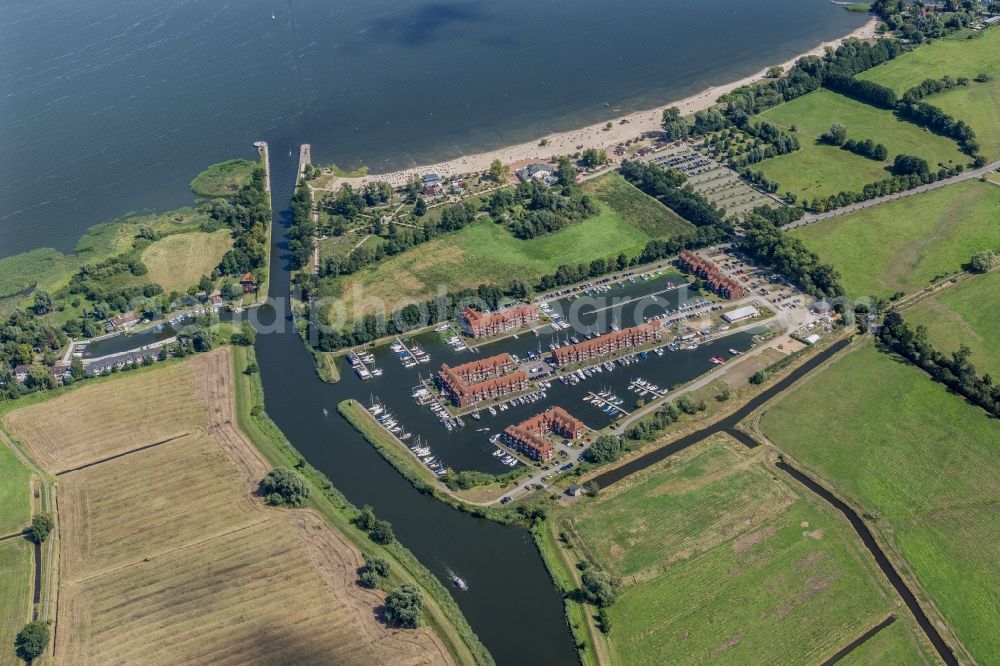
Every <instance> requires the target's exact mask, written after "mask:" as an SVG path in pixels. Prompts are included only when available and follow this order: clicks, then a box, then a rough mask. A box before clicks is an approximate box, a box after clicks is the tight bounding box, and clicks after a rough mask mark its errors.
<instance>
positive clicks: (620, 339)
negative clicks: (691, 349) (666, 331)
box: [554, 319, 663, 363]
mask: <svg viewBox="0 0 1000 666" xmlns="http://www.w3.org/2000/svg"><path fill="white" fill-rule="evenodd" d="M662 325H663V324H662V322H660V320H659V319H654V320H652V321H647V322H646V323H644V324H639V325H638V326H632V327H631V328H623V329H622V330H620V331H612V332H611V333H607V334H605V335H602V336H599V337H596V338H594V339H593V340H584V341H583V342H579V343H577V344H575V345H568V346H566V347H560V348H559V349H556V350H555V352H554V355H555V359H556V362H557V363H566V362H572V361H573V360H574V359H576V358H580V357H584V358H589V357H591V356H596V355H598V354H603V353H607V352H605V351H601V350H602V349H607V348H608V347H610V348H612V349H615V348H617V349H621V348H624V347H634V346H636V345H640V344H642V343H643V342H645V341H647V340H648V339H649V338H650V337H651V336H656V335H658V334H659V330H660V328H661V327H662Z"/></svg>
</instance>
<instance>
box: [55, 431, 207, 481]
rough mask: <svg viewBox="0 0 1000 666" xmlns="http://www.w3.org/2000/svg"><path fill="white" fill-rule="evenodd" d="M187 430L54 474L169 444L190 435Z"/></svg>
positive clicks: (74, 470) (56, 474)
mask: <svg viewBox="0 0 1000 666" xmlns="http://www.w3.org/2000/svg"><path fill="white" fill-rule="evenodd" d="M190 434H191V433H189V432H182V433H181V434H179V435H172V436H170V437H167V438H166V439H161V440H159V441H157V442H153V443H152V444H144V445H143V446H139V447H136V448H134V449H129V450H128V451H122V452H121V453H116V454H115V455H113V456H106V457H104V458H98V459H97V460H92V461H91V462H88V463H84V464H82V465H77V466H76V467H70V468H69V469H63V470H60V471H58V472H55V473H54V474H55V476H62V475H63V474H69V473H70V472H79V471H80V470H84V469H87V468H88V467H94V466H95V465H100V464H101V463H106V462H111V461H112V460H117V459H118V458H124V457H125V456H129V455H132V454H133V453H141V452H142V451H147V450H149V449H153V448H156V447H157V446H160V445H162V444H169V443H170V442H175V441H177V440H179V439H183V438H185V437H187V436H188V435H190Z"/></svg>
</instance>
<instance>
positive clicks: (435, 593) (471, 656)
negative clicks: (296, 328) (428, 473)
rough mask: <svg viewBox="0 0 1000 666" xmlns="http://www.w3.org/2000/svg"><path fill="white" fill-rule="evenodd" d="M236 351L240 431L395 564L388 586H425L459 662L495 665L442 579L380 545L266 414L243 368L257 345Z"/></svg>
mask: <svg viewBox="0 0 1000 666" xmlns="http://www.w3.org/2000/svg"><path fill="white" fill-rule="evenodd" d="M233 353H234V356H233V366H234V370H235V373H236V375H235V377H236V379H235V388H236V416H237V419H238V423H239V426H240V429H241V430H242V431H243V432H244V433H245V434H246V435H247V437H248V438H249V439H250V441H251V442H253V444H254V446H255V447H256V449H257V450H258V451H259V452H260V453H261V454H262V455H263V456H264V457H265V458H266V459H267V460H268V461H269V462H270V464H272V465H274V466H287V467H293V468H295V469H296V470H297V471H298V472H299V473H300V474H301V475H302V476H303V478H304V479H305V480H306V482H307V483H308V484H309V486H310V488H311V492H310V495H309V507H310V508H312V509H314V510H315V511H317V512H318V513H319V514H320V515H321V516H322V517H323V518H324V519H326V520H327V521H328V522H329V523H330V524H331V525H333V526H334V527H335V528H336V529H337V530H338V531H339V532H340V533H341V534H343V535H344V537H346V538H347V539H348V540H349V541H350V542H351V543H352V544H353V545H354V547H355V548H357V549H358V550H360V551H361V552H362V553H363V554H365V555H368V556H369V557H373V556H376V557H381V558H383V559H384V560H386V561H388V562H389V563H390V565H391V575H390V577H389V579H387V580H386V581H385V584H384V585H383V586H382V587H383V589H384V588H394V587H395V586H398V585H401V584H403V583H410V584H415V585H417V586H418V588H419V589H421V590H423V592H424V594H423V602H424V603H423V611H424V612H423V619H424V621H425V622H427V624H428V625H429V626H430V627H431V628H432V629H433V630H434V631H435V633H436V634H437V635H438V636H439V637H440V638H441V639H442V640H443V641H444V642H445V644H446V645H447V646H448V649H449V651H450V652H451V653H452V655H454V658H455V660H456V661H458V662H459V663H475V664H483V665H487V666H488V665H489V664H492V663H493V659H492V657H491V656H490V654H489V653H488V652H487V651H486V648H485V647H483V645H482V643H480V641H479V638H478V637H477V636H476V634H475V633H474V632H473V631H472V628H471V627H470V626H469V624H468V622H467V621H466V619H465V616H463V615H462V612H461V610H460V609H459V608H458V605H457V604H456V603H455V601H454V599H453V598H452V596H451V595H450V594H449V592H448V591H447V590H446V589H445V588H444V586H443V585H442V584H441V582H440V581H439V580H438V579H437V578H436V577H434V575H433V574H431V572H430V571H428V570H427V569H426V567H424V565H422V564H421V563H420V562H419V561H418V560H417V559H416V557H414V556H413V554H412V553H411V552H410V551H409V550H407V549H406V548H405V547H404V546H403V545H402V544H400V543H399V542H398V541H395V540H393V541H392V542H391V543H388V544H378V543H376V542H374V541H373V540H372V539H371V538H370V537H369V536H368V534H367V533H366V532H364V531H363V530H361V529H360V528H358V527H357V526H356V525H355V521H356V519H357V517H358V516H359V515H361V511H360V510H359V509H357V508H356V507H354V506H353V505H352V504H351V503H350V502H348V500H347V498H345V497H344V496H343V495H342V494H341V493H340V492H339V491H338V490H337V489H336V488H335V487H334V486H333V484H332V483H331V482H330V480H329V479H327V478H326V476H325V475H324V474H323V473H322V472H320V471H319V470H317V469H316V468H315V467H313V466H312V465H310V464H309V463H307V462H306V461H305V460H304V459H303V458H302V456H301V454H299V452H298V451H297V450H296V449H295V447H294V446H292V444H291V443H290V442H289V441H288V440H287V438H285V436H284V434H283V433H282V432H281V431H280V430H279V429H278V426H277V425H276V424H275V423H274V422H273V421H271V419H270V418H269V417H268V416H267V413H266V412H265V410H264V390H263V386H262V385H261V381H260V375H259V374H258V373H246V372H244V370H245V369H246V368H247V367H248V366H249V365H250V364H252V363H255V357H254V351H253V348H252V347H238V348H234V349H233Z"/></svg>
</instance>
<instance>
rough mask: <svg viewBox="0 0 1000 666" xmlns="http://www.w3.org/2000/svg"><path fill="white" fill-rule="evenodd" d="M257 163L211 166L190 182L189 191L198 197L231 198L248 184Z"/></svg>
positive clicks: (229, 162) (228, 163)
mask: <svg viewBox="0 0 1000 666" xmlns="http://www.w3.org/2000/svg"><path fill="white" fill-rule="evenodd" d="M257 164H258V163H257V162H254V161H251V160H229V161H226V162H219V163H218V164H213V165H212V166H210V167H208V168H207V169H205V170H204V171H202V172H201V173H199V174H198V175H197V176H196V177H195V179H194V180H192V181H191V184H190V185H189V187H190V188H191V191H192V192H194V193H195V194H197V195H198V196H200V197H210V198H215V197H231V196H233V195H234V194H236V192H237V191H239V189H240V187H242V186H243V185H246V184H247V183H249V182H250V176H252V175H253V170H254V169H256V168H257Z"/></svg>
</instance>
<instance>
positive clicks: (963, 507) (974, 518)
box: [760, 345, 1000, 663]
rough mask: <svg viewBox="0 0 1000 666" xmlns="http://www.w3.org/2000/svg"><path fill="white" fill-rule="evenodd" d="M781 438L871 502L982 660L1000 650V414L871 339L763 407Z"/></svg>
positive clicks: (882, 528) (766, 424)
mask: <svg viewBox="0 0 1000 666" xmlns="http://www.w3.org/2000/svg"><path fill="white" fill-rule="evenodd" d="M760 425H761V429H762V430H763V432H764V433H765V434H766V435H767V436H768V438H770V440H771V441H772V442H774V443H775V444H776V445H777V446H778V447H779V448H781V449H783V450H785V451H787V452H788V453H789V454H791V455H792V456H794V457H795V458H796V459H798V460H800V461H802V462H803V463H805V464H806V465H808V466H809V467H810V468H812V469H813V470H815V471H817V472H818V473H819V474H821V475H822V476H823V477H824V478H826V479H827V480H828V481H829V482H830V483H832V484H833V485H834V486H835V487H836V488H838V489H839V491H840V492H842V493H844V494H846V495H847V496H848V497H850V498H852V499H853V500H854V501H855V502H856V503H857V504H858V505H860V506H861V507H863V509H864V510H865V511H867V512H870V513H874V514H876V515H878V516H879V520H878V521H877V522H875V523H873V526H874V529H876V530H878V531H879V532H881V533H882V535H883V537H884V538H885V539H886V540H887V541H889V542H890V543H892V544H894V545H895V546H896V547H897V548H898V550H899V552H900V553H901V554H902V556H903V558H905V559H906V561H907V562H908V563H909V565H910V567H911V568H912V570H913V572H914V573H915V575H916V578H917V581H918V582H919V584H920V586H921V587H922V588H923V589H924V591H926V593H927V594H928V595H929V596H930V597H931V599H933V601H934V603H935V604H936V606H937V607H938V608H939V609H940V610H941V612H942V614H943V615H944V617H945V618H946V620H947V621H948V623H949V624H950V625H951V627H953V628H954V630H955V632H956V633H957V635H958V637H959V638H960V639H961V640H962V641H963V643H964V644H965V646H966V647H967V648H968V649H969V651H970V652H971V653H972V655H973V657H975V659H976V660H977V661H979V662H980V663H997V661H998V660H1000V633H998V632H997V631H996V627H997V626H1000V604H998V603H997V600H998V599H1000V571H998V570H997V568H996V562H997V560H998V559H1000V512H998V511H997V509H998V505H1000V447H998V446H997V443H998V442H1000V422H998V421H997V420H995V419H990V418H989V417H988V416H987V415H986V414H985V413H984V412H983V411H982V410H980V409H978V408H976V407H973V406H971V405H969V404H968V403H966V402H965V401H964V400H962V399H961V398H960V397H958V396H955V395H952V394H949V393H948V392H947V391H946V390H945V389H944V388H943V387H942V386H941V385H940V384H937V383H934V382H933V381H931V380H930V379H929V378H928V377H927V376H926V375H925V374H924V373H922V372H921V371H919V370H917V369H916V368H914V367H912V366H910V365H907V364H904V363H902V362H899V361H897V360H895V359H894V358H892V357H890V356H888V355H885V354H882V353H880V352H878V351H876V350H875V349H874V347H872V346H871V345H867V346H864V347H862V348H861V349H859V350H857V351H855V352H853V353H850V354H848V355H846V356H844V357H842V358H840V359H839V360H838V361H836V362H835V363H834V364H832V365H830V366H827V367H826V368H825V369H823V370H821V371H819V372H817V373H814V374H813V375H811V376H810V378H809V379H807V380H805V381H803V382H802V383H800V384H798V385H797V386H796V388H795V389H793V390H792V391H791V392H790V393H788V394H786V396H785V397H784V398H783V399H782V400H781V401H780V402H778V403H777V404H775V405H774V406H773V407H771V408H770V409H769V410H768V411H767V412H766V413H765V414H764V416H763V419H762V421H761V424H760Z"/></svg>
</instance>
